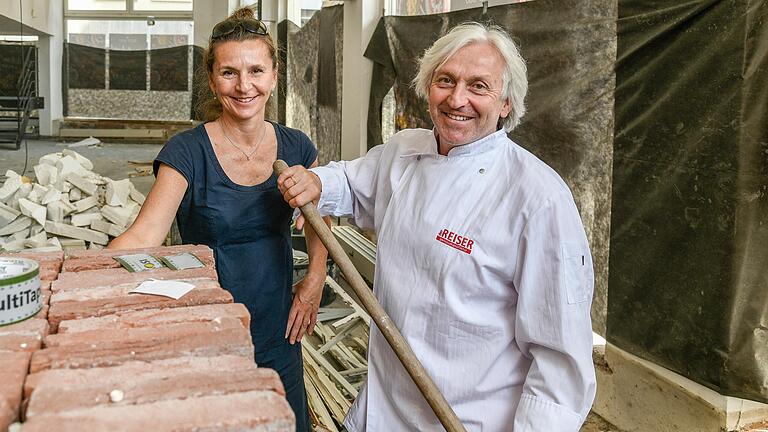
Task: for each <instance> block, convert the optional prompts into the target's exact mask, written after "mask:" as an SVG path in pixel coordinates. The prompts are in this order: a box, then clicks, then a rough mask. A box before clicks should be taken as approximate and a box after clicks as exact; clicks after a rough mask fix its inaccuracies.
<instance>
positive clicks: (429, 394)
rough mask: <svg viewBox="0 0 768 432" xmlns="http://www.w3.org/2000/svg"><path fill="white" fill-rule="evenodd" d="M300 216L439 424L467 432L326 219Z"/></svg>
mask: <svg viewBox="0 0 768 432" xmlns="http://www.w3.org/2000/svg"><path fill="white" fill-rule="evenodd" d="M272 168H273V169H274V170H275V173H276V174H277V175H280V173H282V172H283V170H285V169H286V168H288V165H286V163H285V162H283V161H282V160H280V159H278V160H276V161H275V163H274V164H273V165H272ZM301 213H302V214H303V215H304V218H305V219H306V220H307V221H308V222H309V224H310V225H311V226H312V228H313V229H314V230H315V232H316V233H317V236H318V237H320V240H321V241H322V242H323V244H324V245H325V248H326V249H328V253H329V254H330V255H331V258H333V261H334V262H336V264H337V265H338V266H339V268H340V269H341V272H342V273H344V278H345V279H346V280H347V282H349V285H350V286H351V287H352V289H353V290H354V291H355V294H357V297H358V298H359V299H360V302H361V303H362V306H363V307H364V308H365V310H366V311H367V312H368V314H369V315H371V318H372V319H373V321H374V322H375V323H376V326H377V327H378V328H379V331H381V333H382V334H383V335H384V337H385V338H386V339H387V342H389V345H390V346H391V347H392V350H393V351H394V352H395V354H396V355H397V358H399V359H400V362H401V363H402V364H403V367H405V370H407V371H408V374H409V375H410V376H411V378H412V379H413V382H415V383H416V386H417V387H418V388H419V390H421V394H423V395H424V398H425V399H426V400H427V402H428V403H429V406H430V407H432V411H434V412H435V415H437V418H438V419H439V420H440V423H442V424H443V427H445V429H446V430H447V431H448V432H462V431H465V429H464V426H462V424H461V422H460V421H459V418H458V417H457V416H456V413H454V412H453V409H451V406H450V405H448V401H446V400H445V397H443V394H442V393H440V390H439V389H438V388H437V386H436V385H435V383H434V382H433V381H432V379H431V378H430V377H429V375H428V374H427V371H426V370H425V369H424V366H422V364H421V362H419V359H418V358H416V354H414V353H413V350H412V349H411V347H410V346H409V345H408V343H407V342H406V341H405V338H404V337H403V335H402V334H401V333H400V330H398V329H397V327H396V326H395V325H394V323H392V319H391V318H390V317H389V315H387V313H386V312H385V311H384V308H382V307H381V305H380V304H379V302H378V301H377V300H376V297H374V295H373V292H372V291H371V289H370V288H368V285H367V284H366V283H365V281H364V280H363V277H362V276H360V273H358V271H357V269H356V268H355V266H354V264H352V261H351V260H350V259H349V257H348V256H347V254H346V253H345V252H344V249H342V248H341V245H340V244H339V242H338V241H336V237H334V236H333V233H332V232H331V230H330V229H329V228H328V226H327V225H326V224H325V221H323V218H322V216H320V213H319V212H318V211H317V208H315V205H314V204H312V203H311V202H310V203H307V204H304V205H303V206H301Z"/></svg>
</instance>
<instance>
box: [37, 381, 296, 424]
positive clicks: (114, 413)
mask: <svg viewBox="0 0 768 432" xmlns="http://www.w3.org/2000/svg"><path fill="white" fill-rule="evenodd" d="M295 428H296V426H295V418H294V415H293V412H292V411H291V408H290V406H289V405H288V402H286V400H285V399H284V398H282V397H281V396H280V395H278V394H277V393H274V392H265V391H252V392H244V393H233V394H227V395H215V396H202V397H195V398H188V399H183V400H180V399H174V400H167V401H159V402H155V403H151V404H143V405H125V406H99V407H95V408H87V409H82V410H77V411H68V412H66V413H61V414H46V415H39V416H34V417H30V418H29V419H28V420H27V422H26V423H25V424H24V432H38V431H40V432H43V431H44V432H49V431H51V430H56V431H58V432H68V431H77V432H80V431H83V430H94V431H95V430H120V431H124V432H146V431H150V430H151V431H155V432H163V431H169V432H170V431H173V432H193V431H195V432H200V431H242V432H245V431H252V432H282V431H285V432H292V431H294V430H295Z"/></svg>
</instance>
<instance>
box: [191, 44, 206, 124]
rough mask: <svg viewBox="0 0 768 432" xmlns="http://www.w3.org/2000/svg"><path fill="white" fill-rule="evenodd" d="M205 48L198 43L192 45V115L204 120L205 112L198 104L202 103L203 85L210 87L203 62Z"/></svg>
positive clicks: (192, 117)
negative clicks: (200, 110) (199, 108)
mask: <svg viewBox="0 0 768 432" xmlns="http://www.w3.org/2000/svg"><path fill="white" fill-rule="evenodd" d="M204 52H205V51H204V50H203V49H202V48H200V47H199V46H197V45H193V46H192V98H191V100H192V103H191V112H190V117H189V118H191V119H192V120H198V121H202V120H203V118H204V117H205V115H204V114H205V113H202V112H199V111H198V109H197V108H198V107H197V106H198V104H199V103H200V93H201V86H203V87H202V89H203V90H205V89H208V91H209V92H210V89H209V87H208V75H207V74H206V72H205V65H204V64H203V54H204Z"/></svg>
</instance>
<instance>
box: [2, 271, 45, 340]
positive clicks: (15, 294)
mask: <svg viewBox="0 0 768 432" xmlns="http://www.w3.org/2000/svg"><path fill="white" fill-rule="evenodd" d="M40 294H41V293H40V266H39V265H38V263H37V261H33V260H31V259H26V258H10V257H0V326H4V325H8V324H13V323H16V322H19V321H23V320H25V319H27V318H29V317H31V316H33V315H35V314H36V313H38V312H39V311H40V309H42V308H43V299H42V296H41V295H40Z"/></svg>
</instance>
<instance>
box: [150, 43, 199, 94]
mask: <svg viewBox="0 0 768 432" xmlns="http://www.w3.org/2000/svg"><path fill="white" fill-rule="evenodd" d="M188 65H189V47H187V46H178V47H173V48H162V49H156V50H152V51H151V52H150V56H149V76H150V79H149V89H150V90H158V91H186V90H187V88H188V83H189V80H188V79H187V76H188V72H187V69H188Z"/></svg>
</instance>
